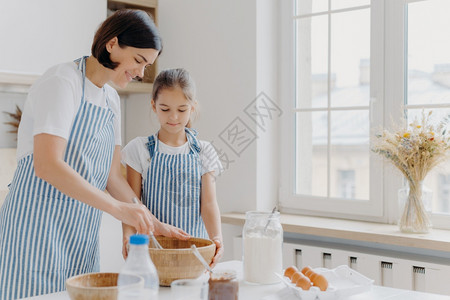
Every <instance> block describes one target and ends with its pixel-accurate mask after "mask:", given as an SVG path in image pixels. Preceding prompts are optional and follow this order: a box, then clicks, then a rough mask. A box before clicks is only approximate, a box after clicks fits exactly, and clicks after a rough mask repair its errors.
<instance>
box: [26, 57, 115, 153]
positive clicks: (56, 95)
mask: <svg viewBox="0 0 450 300" xmlns="http://www.w3.org/2000/svg"><path fill="white" fill-rule="evenodd" d="M82 84H83V78H82V74H81V71H80V70H78V69H77V65H76V64H75V63H74V62H69V63H64V64H60V65H56V66H54V67H52V68H50V69H49V70H47V71H46V72H45V73H44V75H42V77H40V78H39V79H38V80H37V81H36V82H35V83H34V84H33V86H32V87H31V89H30V91H29V93H28V96H27V100H26V102H25V107H24V109H23V114H22V119H21V121H20V126H19V133H18V138H17V140H18V142H17V158H18V160H19V159H20V158H22V157H24V156H26V155H28V154H30V153H32V152H33V137H34V136H35V135H37V134H40V133H48V134H52V135H56V136H59V137H62V138H64V139H65V140H68V139H69V135H70V130H71V128H72V123H73V120H74V118H75V115H76V114H77V112H78V108H79V107H80V103H81V96H82ZM84 95H85V96H84V97H85V100H86V101H87V102H90V103H93V104H95V105H97V106H101V107H107V104H106V97H108V102H109V105H110V108H111V110H112V111H113V113H114V115H115V117H114V135H115V144H116V145H121V143H122V142H121V134H120V98H119V95H118V94H117V92H116V90H114V89H113V88H112V87H110V86H109V85H107V84H105V86H104V89H103V88H99V87H97V86H96V85H95V84H93V83H92V82H91V81H90V80H89V79H88V78H86V83H85V89H84Z"/></svg>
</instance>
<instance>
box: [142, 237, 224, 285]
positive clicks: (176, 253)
mask: <svg viewBox="0 0 450 300" xmlns="http://www.w3.org/2000/svg"><path fill="white" fill-rule="evenodd" d="M156 239H157V240H158V242H159V243H160V244H161V246H162V247H163V248H164V249H156V248H152V247H153V245H152V242H151V241H150V247H149V252H150V257H151V258H152V261H153V263H154V264H155V267H156V269H157V270H158V276H159V284H160V285H162V286H170V284H171V283H172V281H174V280H177V279H186V278H197V277H199V276H200V275H201V274H202V273H203V272H204V271H205V267H203V265H202V263H201V262H200V261H199V260H198V259H197V257H195V255H194V254H193V253H192V250H191V245H192V244H195V246H197V249H198V251H199V252H200V254H201V255H202V256H203V258H204V259H205V260H206V261H207V262H208V263H211V261H212V259H213V257H214V254H215V253H216V245H215V244H214V243H213V242H212V241H211V240H206V239H201V238H190V239H189V240H187V241H182V240H177V239H175V238H169V237H162V236H161V237H159V236H158V237H156Z"/></svg>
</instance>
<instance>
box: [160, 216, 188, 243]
mask: <svg viewBox="0 0 450 300" xmlns="http://www.w3.org/2000/svg"><path fill="white" fill-rule="evenodd" d="M155 220H156V222H155V231H154V232H153V233H154V235H163V236H167V237H173V238H176V239H179V240H188V239H189V238H190V237H191V236H190V235H189V234H188V233H186V232H184V231H183V230H181V229H180V228H177V227H175V226H172V225H169V224H166V223H162V222H160V221H159V220H157V219H156V218H155Z"/></svg>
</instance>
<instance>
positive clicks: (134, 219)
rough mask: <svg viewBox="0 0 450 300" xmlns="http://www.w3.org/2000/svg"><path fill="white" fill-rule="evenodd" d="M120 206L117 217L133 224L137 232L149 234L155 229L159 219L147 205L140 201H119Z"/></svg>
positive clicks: (128, 223) (123, 221)
mask: <svg viewBox="0 0 450 300" xmlns="http://www.w3.org/2000/svg"><path fill="white" fill-rule="evenodd" d="M116 204H117V205H118V206H119V209H118V212H117V214H116V215H113V216H114V217H115V218H117V219H119V220H120V221H122V223H125V224H127V225H130V226H132V227H133V228H134V229H135V230H136V232H137V233H142V234H149V233H150V232H151V231H152V232H154V231H155V223H158V222H159V221H158V220H157V219H156V218H155V216H153V215H152V213H151V212H150V211H149V210H148V209H147V207H146V206H145V205H143V204H140V203H136V204H135V203H125V202H119V201H117V202H116Z"/></svg>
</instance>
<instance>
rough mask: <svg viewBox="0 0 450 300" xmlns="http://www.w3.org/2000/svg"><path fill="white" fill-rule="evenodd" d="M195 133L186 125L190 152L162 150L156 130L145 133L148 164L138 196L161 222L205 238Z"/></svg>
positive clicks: (206, 236)
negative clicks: (148, 133)
mask: <svg viewBox="0 0 450 300" xmlns="http://www.w3.org/2000/svg"><path fill="white" fill-rule="evenodd" d="M196 135H197V132H196V131H194V130H191V129H188V128H186V137H187V140H188V143H189V148H190V151H189V154H165V153H161V152H159V151H158V149H159V140H158V138H157V134H156V135H152V136H149V137H148V143H147V147H148V151H149V152H150V167H149V168H148V173H147V178H146V179H144V182H143V188H142V197H141V198H142V202H143V203H144V204H145V205H146V206H147V207H148V208H149V210H150V211H151V212H152V213H153V214H154V215H155V217H156V218H158V220H160V221H161V222H164V223H168V224H171V225H173V226H175V227H178V228H181V229H183V230H184V231H186V232H187V233H189V234H190V235H192V236H194V237H201V238H208V234H207V232H206V229H205V224H204V223H203V220H202V217H201V215H200V192H201V177H202V175H201V163H200V155H199V153H200V150H201V149H200V146H199V141H198V140H197V138H196Z"/></svg>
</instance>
